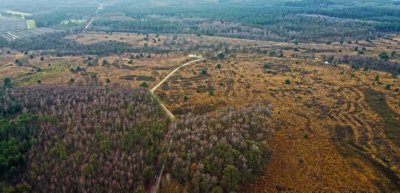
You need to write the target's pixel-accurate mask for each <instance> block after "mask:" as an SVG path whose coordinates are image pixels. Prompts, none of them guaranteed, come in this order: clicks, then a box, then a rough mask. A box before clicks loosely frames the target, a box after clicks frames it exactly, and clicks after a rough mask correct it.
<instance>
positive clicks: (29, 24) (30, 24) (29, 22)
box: [26, 20, 36, 29]
mask: <svg viewBox="0 0 400 193" xmlns="http://www.w3.org/2000/svg"><path fill="white" fill-rule="evenodd" d="M26 26H27V28H28V29H35V28H36V22H35V20H26Z"/></svg>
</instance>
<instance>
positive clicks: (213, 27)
mask: <svg viewBox="0 0 400 193" xmlns="http://www.w3.org/2000/svg"><path fill="white" fill-rule="evenodd" d="M99 3H103V4H104V6H105V8H104V9H102V10H101V11H100V12H99V13H98V14H97V17H96V19H95V20H94V23H93V25H92V26H91V28H90V30H92V31H106V32H136V33H185V34H200V35H218V36H226V37H236V38H247V39H260V40H274V41H291V40H297V41H303V42H307V41H319V42H325V41H339V40H354V39H360V38H366V37H376V36H380V35H383V34H385V33H395V32H399V31H400V14H399V13H400V6H399V4H398V2H397V1H391V0H382V1H376V0H374V1H361V0H356V1H351V2H349V1H343V0H336V1H331V0H302V1H295V2H293V1H275V0H274V1H271V0H270V1H268V3H266V2H265V1H260V0H251V1H246V3H240V1H234V0H227V1H218V2H213V3H211V2H207V1H196V2H194V1H190V0H186V1H176V2H175V1H166V2H165V3H164V4H163V5H162V6H160V5H159V4H158V3H157V2H154V1H135V2H132V1H126V0H121V1H115V2H110V1H104V2H102V1H100V2H97V3H96V2H92V1H79V3H76V4H79V5H80V6H79V7H77V6H73V5H74V4H73V3H70V4H63V3H60V2H57V1H54V2H53V1H50V2H48V3H46V0H45V1H43V2H40V3H38V4H35V5H29V3H26V4H22V3H21V4H18V5H16V4H15V3H13V2H11V1H6V2H5V3H4V4H3V5H0V8H2V7H3V8H4V9H13V8H15V9H17V8H16V7H18V9H17V10H20V11H26V12H34V15H33V19H35V21H36V23H37V26H38V27H50V28H56V29H60V30H70V29H71V28H73V29H78V31H80V30H81V29H83V27H84V26H85V25H86V22H83V23H79V22H77V23H73V22H72V23H69V24H68V25H65V24H63V23H65V22H67V23H68V21H74V20H75V21H76V20H83V21H85V20H86V21H88V20H90V18H91V17H92V16H94V14H95V10H96V9H97V7H98V6H99ZM52 6H56V7H57V9H56V10H53V9H52V8H51V7H52ZM43 10H46V11H43Z"/></svg>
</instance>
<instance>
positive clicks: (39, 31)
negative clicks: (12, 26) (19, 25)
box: [1, 22, 57, 41]
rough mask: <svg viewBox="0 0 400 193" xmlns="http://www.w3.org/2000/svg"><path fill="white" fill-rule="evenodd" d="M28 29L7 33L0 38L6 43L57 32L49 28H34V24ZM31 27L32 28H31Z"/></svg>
mask: <svg viewBox="0 0 400 193" xmlns="http://www.w3.org/2000/svg"><path fill="white" fill-rule="evenodd" d="M28 25H31V26H30V27H28V29H26V30H16V31H8V32H4V33H3V34H1V37H2V38H4V39H5V40H7V41H12V40H29V39H31V38H33V37H37V36H41V35H46V34H51V33H55V32H57V30H54V29H50V28H35V25H34V22H33V23H31V24H28ZM31 27H32V28H31Z"/></svg>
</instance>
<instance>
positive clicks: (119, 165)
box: [0, 79, 270, 193]
mask: <svg viewBox="0 0 400 193" xmlns="http://www.w3.org/2000/svg"><path fill="white" fill-rule="evenodd" d="M9 84H11V83H10V81H9V79H7V81H6V83H5V85H9ZM3 88H6V87H5V86H4V87H3ZM1 96H2V98H1V104H2V106H1V107H2V111H1V112H2V118H1V119H0V121H1V122H2V123H4V124H2V125H1V130H0V131H1V141H2V143H1V146H2V152H1V157H0V160H1V164H2V165H1V169H2V170H1V172H2V176H1V177H2V178H1V180H2V184H1V188H2V191H3V192H13V191H17V192H18V191H26V192H121V193H123V192H133V191H138V192H140V190H143V188H144V187H148V186H149V185H150V184H152V183H153V179H154V177H155V176H156V174H157V172H158V170H159V169H160V166H161V164H162V163H164V161H163V160H165V159H166V160H167V165H166V166H167V167H166V171H168V172H170V173H171V174H172V175H173V177H174V179H176V180H177V181H178V182H181V183H182V184H183V185H184V184H185V183H186V184H187V183H189V186H188V187H187V188H188V190H190V191H194V192H210V191H212V190H213V189H214V190H215V189H216V190H219V189H221V190H224V192H229V191H235V190H237V189H238V186H239V184H241V183H243V182H251V181H253V180H254V179H255V177H256V176H257V175H258V174H260V172H261V171H262V168H263V166H264V165H265V163H266V162H267V160H268V158H269V149H268V145H267V143H266V139H267V135H268V134H269V132H270V129H269V127H268V120H269V108H270V107H269V105H268V103H265V104H262V105H252V106H249V107H247V108H244V109H242V110H233V109H231V110H228V111H227V112H226V113H224V114H223V115H221V116H219V117H217V118H214V119H209V118H207V117H203V116H194V115H188V116H184V117H182V118H180V119H178V120H176V122H172V123H171V124H169V121H168V120H167V119H166V118H165V117H164V116H163V112H162V111H160V109H159V107H158V105H157V104H156V103H155V101H154V100H153V99H152V98H151V97H150V96H149V95H148V94H147V92H146V91H145V90H143V89H137V90H132V89H124V88H120V87H88V86H81V87H73V86H72V87H64V86H46V87H45V86H38V87H30V88H7V89H3V91H2V95H1ZM16 101H18V102H16ZM3 147H4V148H3ZM14 148H16V149H18V151H15V150H14Z"/></svg>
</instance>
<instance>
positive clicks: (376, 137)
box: [0, 33, 400, 192]
mask: <svg viewBox="0 0 400 193" xmlns="http://www.w3.org/2000/svg"><path fill="white" fill-rule="evenodd" d="M106 36H107V38H106ZM154 37H155V35H154V34H151V35H150V39H152V38H154ZM68 38H70V39H73V40H76V41H78V42H80V43H85V44H91V43H96V42H101V41H109V40H115V41H122V42H127V43H129V44H131V45H135V46H142V45H144V43H145V42H146V43H148V44H151V45H150V46H163V42H165V41H169V40H170V39H171V38H173V37H172V35H160V36H159V38H160V39H161V41H160V42H157V43H155V44H154V45H153V44H152V41H149V42H147V41H144V40H143V39H144V36H142V35H135V34H129V36H128V35H127V34H123V33H113V35H108V34H101V33H86V34H82V35H74V36H70V37H68ZM178 41H179V42H182V43H186V44H193V43H198V44H216V43H219V42H226V43H229V44H231V45H240V46H248V47H258V48H260V49H265V50H268V51H272V50H282V51H283V53H284V56H285V57H284V58H276V57H269V56H267V55H261V54H254V55H250V54H237V55H236V56H234V57H233V56H232V57H228V58H226V59H225V60H222V61H211V60H208V61H206V62H203V63H198V64H196V65H193V66H189V67H186V68H184V69H183V70H182V71H180V72H179V73H178V74H177V75H175V76H174V77H172V79H171V80H170V81H168V82H167V83H166V84H165V85H163V86H161V88H160V90H159V91H157V92H158V94H159V95H160V97H161V98H162V100H163V101H164V102H165V104H166V105H167V106H168V108H169V109H170V110H171V111H172V112H174V113H175V114H177V115H179V114H184V113H186V112H194V113H207V114H209V115H216V114H218V113H219V112H221V110H223V109H225V108H227V107H235V108H239V107H242V106H245V105H246V104H249V103H251V102H256V101H262V100H265V99H267V100H268V101H270V103H271V104H272V105H273V110H272V118H273V122H272V124H273V126H272V127H273V128H275V134H274V135H273V136H271V138H270V139H268V141H269V145H270V146H271V148H272V150H273V154H272V160H271V161H270V163H269V164H268V165H267V166H266V168H265V174H264V175H263V176H262V177H260V178H259V179H258V180H257V181H256V182H255V183H254V184H252V185H249V186H246V187H244V189H243V192H279V191H289V192H290V191H293V192H318V191H321V192H378V191H382V192H396V191H398V187H399V186H398V185H395V183H394V182H393V178H391V177H393V175H394V176H396V175H397V177H398V176H399V175H400V162H399V161H398V160H399V155H400V148H399V147H398V146H396V145H395V144H394V143H393V142H391V141H390V140H389V139H388V138H387V136H386V134H385V131H384V124H385V122H384V121H385V120H384V119H383V118H382V117H380V115H379V114H378V113H376V111H374V109H373V108H371V107H370V106H369V105H368V104H367V102H366V100H365V90H366V89H372V90H374V91H375V92H380V93H383V95H384V96H385V99H386V100H385V101H386V102H387V104H388V107H389V108H391V109H392V110H393V112H395V113H397V114H400V94H399V93H400V92H399V91H395V90H394V89H396V88H400V78H399V77H397V78H394V77H393V76H392V75H390V74H388V73H384V72H376V71H368V72H365V71H362V70H359V71H353V70H352V69H350V68H349V67H348V66H346V65H342V66H332V65H325V64H323V61H321V60H320V59H316V58H320V57H321V56H322V55H344V54H347V55H356V54H357V52H355V51H354V48H355V47H356V46H358V47H359V48H362V47H365V48H366V50H367V51H365V53H364V55H365V56H377V54H379V53H380V52H382V51H388V52H389V51H393V50H397V53H400V51H399V42H400V38H399V37H394V38H392V40H389V39H380V40H377V41H375V42H374V43H368V42H365V41H359V42H358V43H357V44H356V43H352V44H347V43H344V44H343V45H341V44H339V43H335V42H334V43H332V44H330V45H326V44H311V43H310V44H303V43H299V44H298V45H295V44H294V43H277V42H260V41H251V40H237V39H230V38H218V37H197V36H190V35H180V36H179V37H178ZM295 47H298V48H299V51H298V52H295V51H293V50H292V48H295ZM313 48H314V49H315V50H316V52H314V53H310V52H307V51H306V50H310V49H313ZM338 50H342V52H339V51H338ZM293 53H299V54H302V55H305V56H309V58H311V59H295V58H291V57H290V56H291V54H293ZM133 55H135V54H133ZM0 57H1V59H2V60H1V61H2V62H1V63H0V72H1V73H0V78H4V77H7V76H11V77H13V78H15V79H16V80H17V81H19V84H21V85H28V84H35V80H37V79H41V80H42V84H67V82H68V80H70V79H71V78H74V79H75V80H76V82H82V83H89V82H90V80H89V79H88V78H87V76H88V75H87V74H96V76H97V79H98V81H99V82H100V83H104V82H105V80H106V79H110V80H111V84H121V85H125V86H130V87H138V86H139V85H140V84H141V83H142V82H144V81H143V80H138V79H137V77H139V76H145V78H146V77H147V78H149V77H152V78H153V79H152V80H150V81H145V82H148V83H149V85H150V86H153V85H155V84H156V83H157V81H159V80H160V79H162V78H163V77H165V76H166V75H167V73H168V72H170V71H171V70H172V69H173V68H174V67H176V66H177V65H179V64H182V63H183V62H185V61H186V60H187V58H186V54H183V53H176V54H169V55H168V56H167V55H152V56H151V58H147V57H144V58H140V59H133V61H132V62H131V64H129V60H130V59H129V58H130V55H129V54H125V55H114V56H109V57H105V58H103V57H101V58H98V60H99V65H98V66H92V67H88V66H87V62H86V61H85V60H86V59H87V58H86V57H63V58H56V57H50V56H48V57H45V60H44V61H40V60H39V59H38V58H35V59H33V60H29V64H30V66H22V67H20V66H16V65H15V64H14V60H15V59H16V58H20V57H23V56H21V55H18V56H14V55H13V56H10V55H8V56H5V55H1V56H0ZM3 59H4V60H3ZM103 60H107V61H108V62H109V64H110V65H107V66H102V61H103ZM394 60H397V61H398V62H400V61H399V60H400V59H399V57H398V58H397V59H394ZM3 61H4V62H3ZM49 63H51V64H52V66H50V67H49V66H48V64H49ZM265 63H268V64H270V68H269V69H267V70H265V69H263V65H264V64H265ZM217 64H220V65H221V69H219V68H216V66H217ZM33 66H34V67H40V68H41V69H42V70H43V71H42V72H33V73H32V72H31V70H32V69H33ZM77 66H80V67H81V68H84V69H86V72H79V73H73V72H70V71H69V69H70V68H71V67H72V68H76V67H77ZM52 69H53V70H54V69H62V70H58V71H57V72H58V73H53V72H54V71H52ZM203 69H207V75H204V74H202V73H201V71H202V70H203ZM47 72H48V73H47ZM29 73H31V74H29ZM44 73H45V74H44ZM376 75H379V76H380V81H379V82H376V81H375V77H376ZM27 77H29V79H27ZM126 79H128V80H126ZM286 80H290V82H291V83H290V84H285V81H286ZM386 84H391V85H392V89H391V90H386V89H385V85H386ZM211 87H212V88H213V93H210V92H209V90H210V88H211ZM210 94H213V95H212V96H211V95H210ZM184 96H187V97H188V100H187V101H185V100H184ZM167 187H169V189H170V190H178V189H179V187H177V185H176V184H172V185H169V186H167ZM167 192H168V191H167Z"/></svg>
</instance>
